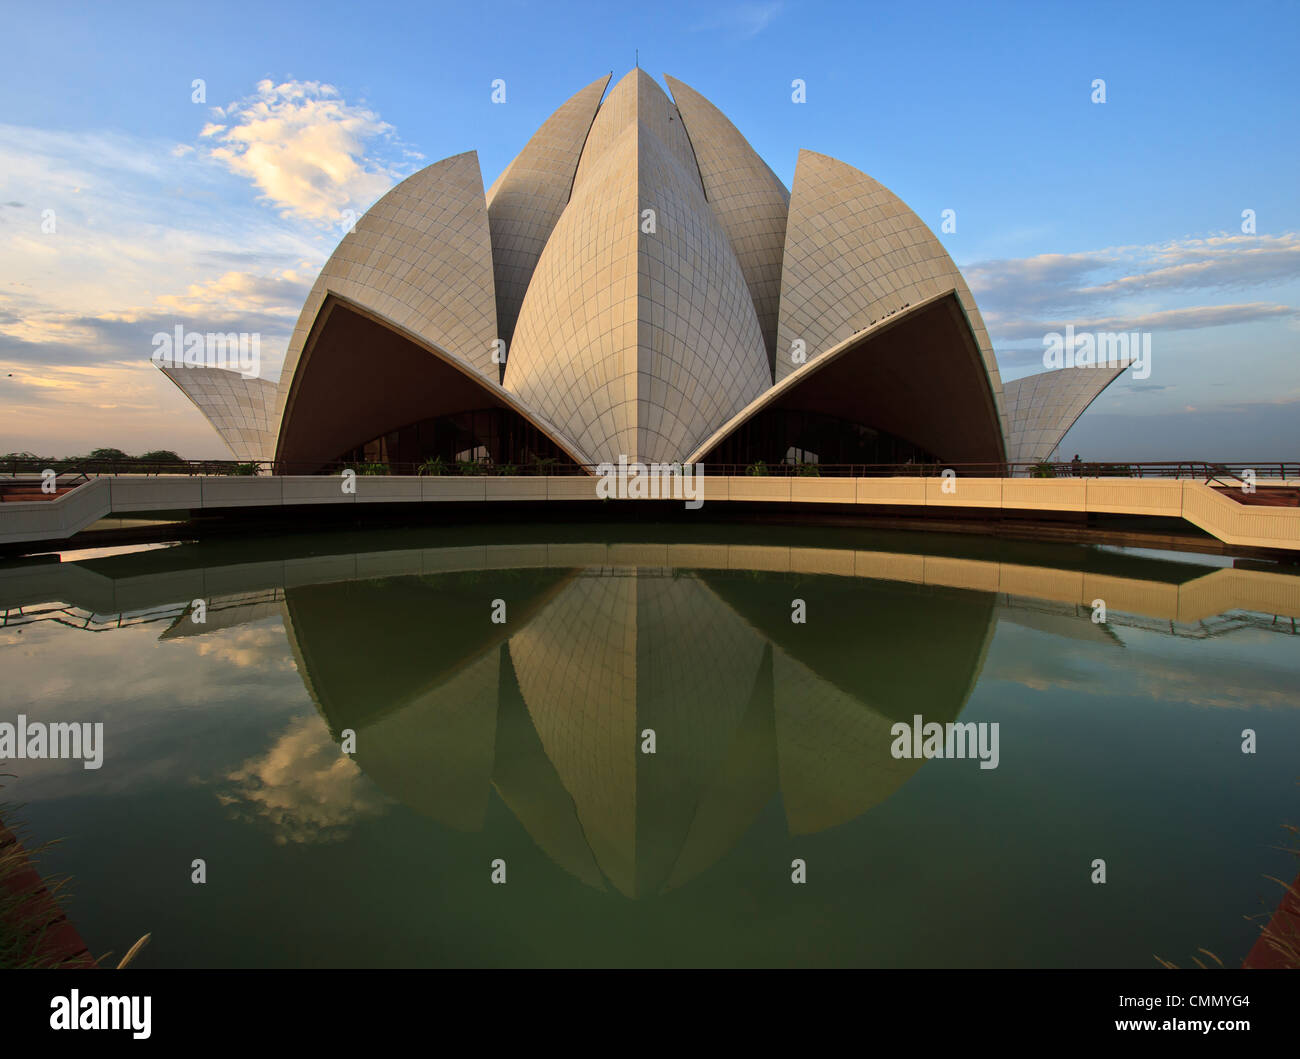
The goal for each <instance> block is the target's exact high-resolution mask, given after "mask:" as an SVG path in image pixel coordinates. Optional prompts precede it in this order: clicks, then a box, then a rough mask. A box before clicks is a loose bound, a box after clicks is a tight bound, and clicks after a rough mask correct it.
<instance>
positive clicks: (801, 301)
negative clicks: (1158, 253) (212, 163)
mask: <svg viewBox="0 0 1300 1059" xmlns="http://www.w3.org/2000/svg"><path fill="white" fill-rule="evenodd" d="M610 80H611V79H610V77H608V76H606V77H602V78H599V79H598V80H596V81H593V82H592V83H591V84H589V85H587V87H585V88H583V89H582V90H581V91H579V92H578V93H577V94H576V95H574V96H573V97H572V98H571V99H569V100H568V102H566V103H564V105H563V106H561V107H560V108H559V110H557V111H556V112H555V113H554V114H552V115H551V117H550V118H549V119H547V121H546V122H545V124H543V125H542V127H541V128H540V129H539V130H538V131H537V132H536V133H535V134H534V136H533V137H532V139H531V140H529V141H528V143H527V144H525V145H524V148H523V150H522V151H520V153H519V154H518V156H517V157H516V158H515V159H514V160H513V161H512V162H511V163H510V165H509V166H507V168H506V169H505V171H504V172H503V173H502V174H501V175H500V176H499V177H498V178H497V180H496V182H495V183H494V184H493V185H492V186H491V187H490V188H488V189H487V191H486V193H484V189H483V180H482V175H481V173H480V170H479V163H478V157H477V155H476V154H475V152H473V151H469V152H466V153H465V154H460V155H456V156H455V157H452V158H448V159H445V160H443V161H441V162H437V163H435V164H434V165H430V166H428V167H427V168H424V169H422V170H420V171H419V172H417V173H415V174H414V175H413V176H411V177H409V178H407V179H406V180H404V181H403V182H402V183H400V184H398V185H397V186H396V187H395V188H393V189H392V190H391V191H389V192H388V193H387V194H386V195H385V196H384V197H383V198H381V199H380V200H379V201H378V202H377V203H375V205H374V206H373V207H372V208H371V209H370V210H369V211H368V212H367V213H366V214H365V215H364V216H363V217H362V218H361V219H360V220H359V221H358V222H357V223H356V225H355V228H354V230H353V231H351V232H350V233H348V234H347V235H346V236H345V237H344V239H343V240H342V242H341V243H340V244H339V246H338V248H337V249H336V250H335V251H334V253H333V255H332V256H331V257H330V259H329V260H328V262H327V263H326V264H325V267H324V268H323V269H322V271H321V273H320V276H319V278H318V279H317V280H316V283H315V285H314V286H313V288H312V290H311V293H310V295H309V296H308V298H307V302H306V304H305V305H304V306H303V309H302V313H301V315H300V317H299V319H298V323H297V326H296V328H295V329H294V332H293V336H292V340H291V341H290V343H289V346H288V349H287V352H286V356H285V360H284V365H283V370H282V373H281V376H280V380H279V382H278V384H277V383H274V382H271V381H269V380H265V379H261V378H244V377H242V376H241V375H240V374H238V373H237V372H233V371H225V370H221V369H219V368H212V367H175V366H173V367H164V368H163V370H164V371H166V372H167V374H168V375H169V377H170V378H171V379H172V380H173V381H174V382H175V383H176V385H177V386H179V387H180V388H181V389H182V390H183V391H184V392H185V393H186V395H187V396H188V397H189V398H190V399H191V400H192V401H193V402H194V404H195V405H197V406H198V408H199V409H200V411H202V412H203V414H204V415H205V416H206V417H207V418H208V420H209V421H210V422H211V423H212V425H213V426H214V427H215V428H216V430H217V432H218V433H219V434H220V435H221V437H222V439H223V440H224V441H225V442H226V444H227V445H228V446H229V447H230V449H231V450H232V451H233V452H234V454H235V456H236V457H237V458H238V459H240V460H249V461H254V460H256V461H274V463H275V466H276V469H277V470H278V471H279V473H282V474H284V473H287V474H307V475H310V474H314V473H318V472H322V471H325V470H327V469H332V468H337V467H339V466H340V465H346V464H347V463H348V462H350V461H357V460H369V461H376V462H379V463H383V464H385V465H386V466H387V467H389V468H391V469H392V473H414V471H415V469H416V468H417V467H418V466H419V465H421V464H422V463H424V462H425V461H428V460H431V459H438V458H441V459H443V460H446V461H454V460H459V461H473V462H476V463H481V464H483V465H485V466H496V467H512V466H527V465H529V464H530V463H533V462H534V461H543V464H542V465H543V466H546V467H555V468H557V471H567V472H569V473H574V472H575V471H576V470H577V469H578V468H587V469H590V467H592V466H594V465H598V464H601V463H605V462H616V461H618V460H619V458H620V457H626V458H627V459H628V460H631V461H641V462H643V463H647V464H649V463H673V462H682V463H701V462H702V463H705V464H706V465H708V464H732V465H744V464H752V463H755V462H758V461H763V462H764V463H767V464H779V463H782V462H791V461H797V462H816V463H821V464H876V465H880V464H906V463H918V464H924V463H936V462H942V463H945V464H968V465H969V464H990V465H1000V464H1005V463H1006V462H1019V461H1038V460H1043V459H1046V458H1048V457H1049V456H1050V455H1051V453H1052V452H1053V450H1054V449H1055V448H1056V447H1057V445H1058V444H1059V443H1060V440H1061V438H1062V437H1063V435H1064V434H1065V433H1066V431H1067V430H1069V428H1070V427H1071V426H1072V425H1073V423H1074V422H1075V420H1076V419H1078V417H1079V416H1080V415H1081V414H1082V412H1083V411H1084V409H1085V408H1086V407H1087V406H1088V404H1089V403H1091V401H1092V400H1093V399H1094V398H1095V397H1096V396H1097V395H1098V394H1099V393H1100V392H1101V391H1102V390H1103V389H1104V388H1105V387H1106V385H1108V384H1109V383H1110V382H1111V381H1112V380H1113V379H1114V378H1116V377H1117V376H1118V375H1119V374H1120V372H1121V371H1123V368H1124V365H1123V364H1121V365H1119V366H1115V365H1111V366H1107V367H1093V368H1065V369H1061V370H1057V371H1048V372H1042V373H1039V374H1037V375H1034V376H1031V377H1029V378H1026V379H1020V380H1017V381H1015V382H1011V383H1005V384H1004V383H1003V382H1002V380H1001V378H1000V376H999V374H998V365H997V358H996V357H995V355H994V352H993V347H992V345H991V344H990V342H989V336H988V332H987V330H986V328H985V326H984V322H983V320H982V319H981V318H980V312H979V309H978V307H977V306H976V304H975V300H974V298H973V297H972V296H971V293H970V290H969V289H968V287H967V285H966V283H965V281H964V280H963V279H962V276H961V274H960V272H958V270H957V268H956V266H955V265H954V264H953V262H952V259H951V258H950V257H949V256H948V254H947V253H946V252H945V250H944V249H943V246H942V245H941V244H940V242H939V240H938V239H937V238H936V237H935V236H934V234H933V233H932V232H931V231H930V230H929V228H927V227H926V225H925V223H924V222H923V221H922V220H921V219H920V218H919V217H918V216H917V215H916V214H915V213H913V212H912V210H910V209H909V208H908V207H907V206H906V205H905V204H904V203H903V202H902V200H900V199H899V198H898V197H897V196H896V195H894V194H893V193H892V192H891V191H889V190H888V189H887V188H885V187H882V186H881V185H880V184H878V183H877V182H876V181H874V180H873V179H871V177H869V176H867V175H866V174H864V173H861V172H859V171H858V170H856V169H854V168H853V167H852V166H849V165H846V164H845V163H843V162H840V161H837V160H836V159H834V158H830V157H827V156H826V155H823V154H818V153H816V152H815V151H810V150H803V151H801V152H800V153H799V157H798V162H797V165H796V168H795V171H794V180H793V187H792V188H789V189H787V188H786V187H785V186H784V185H783V184H782V183H781V181H780V180H779V179H777V177H776V176H775V174H774V173H773V172H772V170H771V169H770V168H769V167H768V166H767V165H766V163H764V161H763V160H762V159H761V158H760V157H759V156H758V154H757V153H756V152H755V151H754V149H753V148H752V147H751V146H750V145H749V143H748V142H746V140H745V138H744V137H743V136H742V135H741V133H740V132H739V131H738V130H737V129H736V128H735V126H733V125H732V124H731V122H730V121H728V120H727V118H726V117H725V116H724V115H723V114H722V112H721V111H719V110H718V109H717V108H716V107H715V106H714V105H713V104H712V103H710V102H709V101H708V100H707V99H705V98H704V97H703V96H701V95H700V94H699V93H698V92H696V91H695V90H693V89H692V88H690V87H689V86H687V85H685V84H683V83H681V82H680V81H677V80H676V79H674V78H672V77H668V78H666V82H667V85H668V88H669V89H670V91H671V92H672V98H671V99H670V98H669V96H668V94H667V93H665V92H664V90H663V89H662V88H660V86H659V85H658V84H657V83H656V82H655V81H654V79H653V78H651V77H650V76H649V75H648V74H647V73H646V72H645V71H644V70H641V69H636V70H633V71H632V72H630V73H628V74H627V75H626V76H625V77H623V79H622V80H621V81H619V82H618V83H617V84H615V85H614V86H613V87H612V88H610ZM607 90H608V91H607ZM995 473H999V472H995Z"/></svg>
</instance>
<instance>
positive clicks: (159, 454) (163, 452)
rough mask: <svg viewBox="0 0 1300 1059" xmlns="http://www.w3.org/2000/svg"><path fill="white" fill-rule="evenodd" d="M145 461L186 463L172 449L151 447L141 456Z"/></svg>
mask: <svg viewBox="0 0 1300 1059" xmlns="http://www.w3.org/2000/svg"><path fill="white" fill-rule="evenodd" d="M140 459H141V460H142V461H143V462H144V463H184V462H185V461H184V460H183V459H181V458H180V456H178V455H177V454H176V453H174V452H172V450H171V449H150V450H149V451H148V452H146V453H144V455H142V456H141V457H140Z"/></svg>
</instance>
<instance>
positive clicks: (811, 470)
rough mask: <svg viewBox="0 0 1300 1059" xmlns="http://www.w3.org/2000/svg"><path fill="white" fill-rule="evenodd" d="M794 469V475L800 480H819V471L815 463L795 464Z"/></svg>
mask: <svg viewBox="0 0 1300 1059" xmlns="http://www.w3.org/2000/svg"><path fill="white" fill-rule="evenodd" d="M795 467H796V470H795V472H794V473H795V474H797V475H798V476H799V477H800V478H820V477H821V476H822V472H821V470H820V469H819V468H818V466H817V464H815V463H799V464H795Z"/></svg>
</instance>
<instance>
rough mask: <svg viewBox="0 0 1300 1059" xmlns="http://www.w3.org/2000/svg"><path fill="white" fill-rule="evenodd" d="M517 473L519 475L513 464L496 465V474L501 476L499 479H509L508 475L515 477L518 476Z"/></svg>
mask: <svg viewBox="0 0 1300 1059" xmlns="http://www.w3.org/2000/svg"><path fill="white" fill-rule="evenodd" d="M518 473H519V468H518V467H516V466H515V465H514V464H513V463H498V464H497V474H499V475H501V477H503V478H506V477H509V476H510V475H515V474H518Z"/></svg>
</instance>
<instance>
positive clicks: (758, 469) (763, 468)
mask: <svg viewBox="0 0 1300 1059" xmlns="http://www.w3.org/2000/svg"><path fill="white" fill-rule="evenodd" d="M745 473H746V474H747V475H749V476H750V477H751V478H766V477H767V474H768V472H767V464H766V463H764V462H763V461H762V460H755V461H754V462H753V463H751V464H750V465H749V466H748V467H746V468H745Z"/></svg>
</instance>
